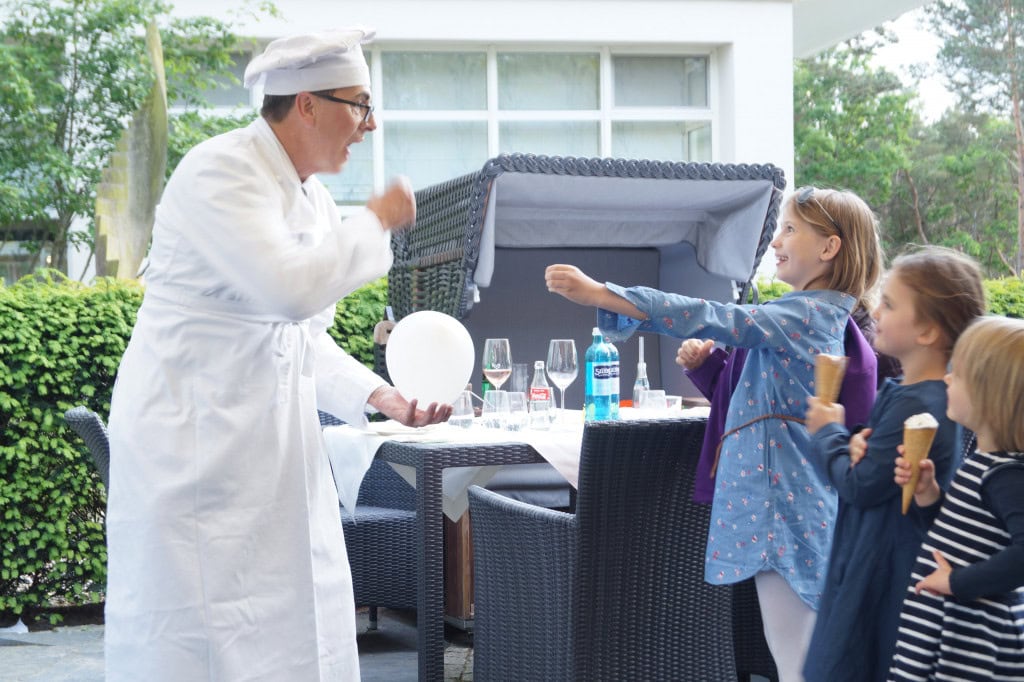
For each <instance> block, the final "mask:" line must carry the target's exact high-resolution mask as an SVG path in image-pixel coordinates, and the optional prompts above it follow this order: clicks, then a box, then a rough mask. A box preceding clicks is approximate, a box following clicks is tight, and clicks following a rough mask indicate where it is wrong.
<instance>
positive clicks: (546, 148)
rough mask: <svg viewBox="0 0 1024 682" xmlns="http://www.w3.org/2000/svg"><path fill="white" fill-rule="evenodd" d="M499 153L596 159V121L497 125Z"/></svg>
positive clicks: (597, 131) (598, 137)
mask: <svg viewBox="0 0 1024 682" xmlns="http://www.w3.org/2000/svg"><path fill="white" fill-rule="evenodd" d="M498 136H499V144H498V148H499V149H500V151H501V153H503V154H512V153H515V152H519V153H521V154H546V155H548V156H583V157H591V156H598V155H599V153H600V149H601V132H600V129H599V127H598V123H597V122H596V121H506V122H504V123H501V124H500V125H499V126H498Z"/></svg>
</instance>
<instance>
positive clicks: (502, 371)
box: [483, 339, 512, 388]
mask: <svg viewBox="0 0 1024 682" xmlns="http://www.w3.org/2000/svg"><path fill="white" fill-rule="evenodd" d="M483 368H484V376H485V377H487V381H489V382H491V386H494V388H501V386H502V384H504V383H505V382H506V381H508V378H509V377H510V376H511V375H512V351H510V350H509V347H508V339H486V340H485V341H484V357H483Z"/></svg>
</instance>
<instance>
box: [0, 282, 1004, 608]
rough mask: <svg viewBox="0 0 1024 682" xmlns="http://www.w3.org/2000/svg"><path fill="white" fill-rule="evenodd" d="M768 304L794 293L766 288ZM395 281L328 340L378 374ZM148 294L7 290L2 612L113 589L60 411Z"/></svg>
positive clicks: (79, 461) (999, 307)
mask: <svg viewBox="0 0 1024 682" xmlns="http://www.w3.org/2000/svg"><path fill="white" fill-rule="evenodd" d="M759 288H760V292H761V299H762V300H769V299H771V298H776V297H778V296H779V295H781V294H782V293H784V291H786V290H787V289H788V287H786V285H784V284H782V283H780V282H777V281H776V282H762V283H759ZM985 288H986V292H987V295H988V297H989V301H990V306H991V311H992V312H993V313H995V314H999V315H1008V316H1012V317H1024V282H1022V281H1021V280H1019V279H1004V280H992V281H988V282H986V283H985ZM386 298H387V283H386V281H385V280H383V279H382V280H379V281H377V282H374V283H373V284H370V285H367V286H366V287H363V288H362V289H359V290H358V291H356V292H355V293H353V294H352V295H351V296H349V297H347V298H346V299H345V300H344V301H343V302H342V303H340V304H339V305H338V307H337V311H336V315H335V325H334V328H333V329H332V330H331V332H330V333H331V335H332V336H333V337H334V338H335V339H337V340H338V341H339V343H341V345H342V346H343V347H345V349H346V350H347V351H348V352H349V353H351V354H352V355H353V356H354V357H356V358H358V359H359V360H360V361H361V362H363V363H364V364H366V365H367V366H368V367H373V338H372V334H373V327H374V325H375V324H376V323H377V322H378V321H380V320H381V319H383V316H384V305H385V302H386ZM141 300H142V288H141V287H140V286H139V285H137V284H134V283H131V282H125V281H121V280H111V279H103V280H100V281H98V282H97V283H96V284H95V285H93V286H84V285H81V284H78V283H75V282H71V281H68V280H67V279H66V278H63V277H62V276H58V275H50V276H43V278H39V277H36V278H30V279H26V280H23V281H21V282H19V283H18V284H16V285H14V286H11V287H3V286H0V433H2V434H3V440H2V441H0V543H2V545H0V549H2V553H0V612H5V611H6V612H14V613H22V612H23V611H24V610H25V609H26V608H28V609H31V610H36V611H39V610H42V611H44V612H45V609H46V607H47V606H63V605H67V604H82V603H87V602H91V601H97V600H98V599H100V598H101V597H102V592H103V586H104V583H105V580H106V546H105V537H104V528H103V512H104V508H105V492H104V490H103V484H102V483H101V482H100V480H99V477H98V475H97V474H96V472H95V469H94V468H93V466H92V462H91V459H90V457H89V454H88V451H87V449H86V447H85V444H84V443H83V442H82V441H81V439H79V438H78V437H77V436H76V435H75V434H74V433H73V432H72V431H71V430H70V429H69V428H68V427H67V426H66V425H65V423H64V419H63V413H64V411H65V410H67V409H68V408H70V407H73V406H74V405H79V404H84V405H87V406H89V407H90V408H92V409H93V410H95V411H97V412H99V413H100V414H102V415H104V416H106V415H107V414H108V413H109V411H110V392H111V389H112V388H113V379H114V373H115V371H116V369H117V365H118V362H119V361H120V358H121V355H122V353H123V352H124V348H125V345H126V344H127V342H128V337H129V335H130V333H131V328H132V325H133V324H134V322H135V313H136V310H137V309H138V306H139V303H140V302H141Z"/></svg>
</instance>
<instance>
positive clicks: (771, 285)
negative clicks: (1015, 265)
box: [757, 277, 1024, 318]
mask: <svg viewBox="0 0 1024 682" xmlns="http://www.w3.org/2000/svg"><path fill="white" fill-rule="evenodd" d="M982 284H983V285H984V287H985V300H987V301H988V308H989V310H988V311H989V313H990V314H992V315H1005V316H1006V317H1017V318H1024V279H1021V278H1019V277H1005V278H1003V279H987V280H985V281H984V282H982ZM757 288H758V292H759V293H760V296H761V301H762V302H764V301H770V300H773V299H776V298H778V297H779V296H782V294H784V293H786V292H787V291H792V290H793V287H791V286H789V285H788V284H786V283H785V282H781V281H779V280H774V279H773V280H760V281H758V283H757Z"/></svg>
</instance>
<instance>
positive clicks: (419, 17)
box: [174, 0, 793, 178]
mask: <svg viewBox="0 0 1024 682" xmlns="http://www.w3.org/2000/svg"><path fill="white" fill-rule="evenodd" d="M237 7H238V4H237V2H236V1H234V0H179V1H178V2H176V3H175V9H174V12H175V14H178V15H181V16H191V15H207V16H218V17H223V18H230V17H231V16H233V13H234V12H235V11H236V9H237ZM277 7H278V9H279V10H280V13H281V17H280V18H263V19H260V20H259V21H254V20H253V19H252V18H251V17H250V18H247V19H245V20H243V21H238V23H236V26H235V30H236V32H237V33H239V34H241V35H251V36H253V37H257V38H261V39H264V40H267V39H272V38H276V37H279V36H282V35H288V34H293V33H300V32H307V31H316V30H322V29H324V28H328V27H333V26H343V25H348V24H363V25H365V26H368V27H372V28H375V29H376V30H377V38H376V43H378V44H379V45H380V46H381V47H382V48H389V47H396V48H403V49H407V48H409V47H416V46H421V47H440V46H448V45H451V46H459V47H464V46H474V45H475V46H491V45H495V46H499V47H504V46H509V45H515V46H526V47H545V46H550V47H572V46H586V47H605V46H611V47H628V48H629V49H631V50H646V49H650V50H651V51H652V52H657V51H658V50H659V49H662V50H663V49H666V48H668V49H679V48H680V47H685V48H694V49H701V50H708V51H710V53H711V55H712V67H711V68H712V76H711V93H712V108H713V110H714V112H715V114H714V115H715V118H714V120H713V122H712V131H713V133H712V134H713V140H712V145H713V146H712V149H713V156H714V160H715V161H719V162H725V163H774V164H775V165H777V166H780V167H781V168H782V169H783V170H784V172H785V173H786V177H787V178H792V177H793V104H792V101H793V100H792V83H793V77H792V72H793V47H792V46H793V33H792V31H793V28H792V27H793V6H792V3H791V2H789V1H788V0H786V1H770V0H746V1H743V0H724V1H702V0H633V1H631V2H624V1H622V0H495V1H490V0H433V1H431V2H423V1H422V0H372V1H369V2H362V3H351V2H336V1H335V2H332V1H330V0H281V1H279V2H278V3H277ZM424 87H429V84H424Z"/></svg>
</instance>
